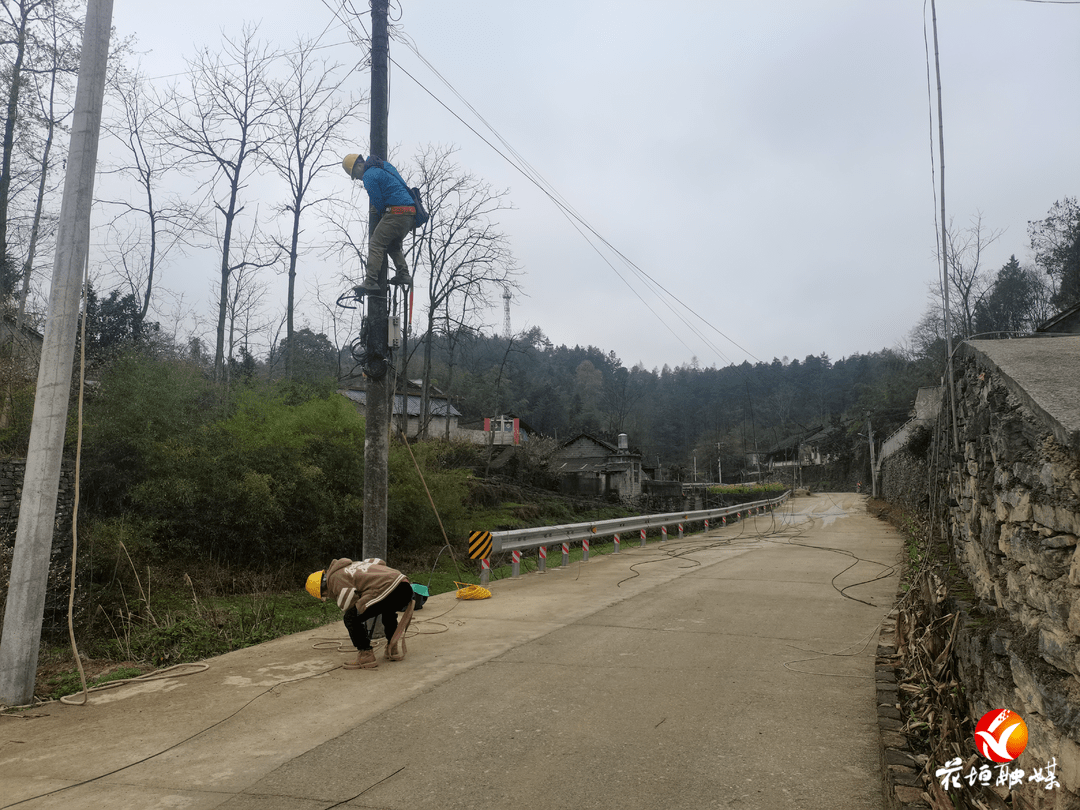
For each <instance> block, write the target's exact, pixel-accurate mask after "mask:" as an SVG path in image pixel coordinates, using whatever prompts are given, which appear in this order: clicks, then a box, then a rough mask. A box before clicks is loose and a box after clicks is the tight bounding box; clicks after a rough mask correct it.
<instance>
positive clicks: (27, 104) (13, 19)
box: [0, 0, 123, 325]
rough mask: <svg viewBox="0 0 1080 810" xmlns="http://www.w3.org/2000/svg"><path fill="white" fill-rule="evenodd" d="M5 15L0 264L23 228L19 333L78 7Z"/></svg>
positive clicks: (14, 10)
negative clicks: (19, 205) (19, 203)
mask: <svg viewBox="0 0 1080 810" xmlns="http://www.w3.org/2000/svg"><path fill="white" fill-rule="evenodd" d="M3 8H4V11H5V12H6V13H7V18H6V19H0V47H2V48H3V52H4V57H5V62H6V64H4V65H3V66H2V67H0V76H3V79H4V80H7V81H9V82H10V84H8V86H7V93H6V96H7V117H6V120H5V123H4V140H3V169H2V171H0V243H2V245H0V256H5V255H10V254H11V252H12V251H11V243H12V238H13V237H12V227H13V226H15V225H16V223H17V222H19V221H26V222H28V223H29V225H28V227H27V228H26V229H25V231H24V234H25V235H24V236H23V238H22V239H21V240H20V241H21V242H22V244H23V246H24V249H25V258H24V260H23V262H22V271H21V285H20V289H19V291H18V315H17V318H18V322H19V324H20V325H21V324H22V323H23V321H24V318H25V313H26V304H27V301H28V299H29V296H30V292H31V278H32V274H33V269H34V262H35V259H36V254H37V249H38V247H39V245H40V242H41V239H42V238H44V237H46V236H48V234H49V233H51V229H50V222H51V219H52V218H51V217H50V216H49V215H48V214H47V213H46V211H47V210H48V206H47V205H46V200H47V198H48V197H49V195H50V194H52V193H53V192H54V191H55V190H56V184H55V183H51V182H50V180H51V172H50V170H51V168H52V166H53V165H54V163H56V161H55V160H54V156H53V147H54V145H55V135H56V130H57V129H62V128H63V122H64V121H65V120H66V119H67V118H68V117H69V116H70V115H71V112H72V100H73V97H74V76H75V74H76V73H77V72H78V62H79V49H80V44H81V38H82V22H83V21H82V19H81V16H80V14H79V13H78V12H79V9H78V6H77V4H75V3H72V2H68V1H67V0H43V2H32V0H23V1H22V2H19V3H11V4H9V3H6V2H5V3H4V4H3ZM122 49H123V45H121V50H122ZM16 164H17V165H16ZM18 198H25V199H26V204H24V205H23V206H22V208H23V214H22V216H21V217H20V216H18V215H14V214H13V211H15V210H16V208H15V207H13V203H15V201H16V200H17V199H18ZM31 209H32V213H31Z"/></svg>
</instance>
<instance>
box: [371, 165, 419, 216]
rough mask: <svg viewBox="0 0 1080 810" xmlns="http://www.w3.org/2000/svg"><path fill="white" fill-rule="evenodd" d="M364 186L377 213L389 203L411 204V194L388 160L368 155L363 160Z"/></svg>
mask: <svg viewBox="0 0 1080 810" xmlns="http://www.w3.org/2000/svg"><path fill="white" fill-rule="evenodd" d="M364 166H365V167H366V168H365V169H364V188H365V189H367V193H368V200H370V201H371V204H372V205H373V206H375V208H376V210H378V211H379V213H382V212H383V210H384V209H385V208H386V207H387V206H390V205H412V204H413V198H412V194H410V193H409V187H408V186H407V185H405V181H404V180H403V179H402V177H401V175H400V174H398V170H397V169H395V168H394V167H393V166H392V165H391V164H390V162H389V161H386V160H379V159H378V158H373V157H369V158H368V159H367V160H365V161H364Z"/></svg>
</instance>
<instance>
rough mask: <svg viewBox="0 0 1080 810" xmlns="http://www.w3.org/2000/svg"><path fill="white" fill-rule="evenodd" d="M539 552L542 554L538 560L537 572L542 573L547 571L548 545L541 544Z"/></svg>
mask: <svg viewBox="0 0 1080 810" xmlns="http://www.w3.org/2000/svg"><path fill="white" fill-rule="evenodd" d="M537 552H538V554H539V555H540V556H539V558H538V559H537V562H536V573H538V574H542V573H544V572H545V571H547V546H540V548H539V549H537Z"/></svg>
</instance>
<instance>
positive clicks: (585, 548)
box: [581, 537, 589, 562]
mask: <svg viewBox="0 0 1080 810" xmlns="http://www.w3.org/2000/svg"><path fill="white" fill-rule="evenodd" d="M581 561H582V562H588V561H589V538H588V537H586V538H584V539H583V540H582V541H581Z"/></svg>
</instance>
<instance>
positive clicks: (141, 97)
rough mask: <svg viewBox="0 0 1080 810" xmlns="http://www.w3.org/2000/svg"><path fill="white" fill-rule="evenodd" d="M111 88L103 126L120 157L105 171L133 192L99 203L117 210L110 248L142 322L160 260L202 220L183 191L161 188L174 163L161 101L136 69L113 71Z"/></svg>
mask: <svg viewBox="0 0 1080 810" xmlns="http://www.w3.org/2000/svg"><path fill="white" fill-rule="evenodd" d="M110 90H111V94H110V95H111V97H112V98H113V99H115V100H116V102H117V109H116V111H115V114H114V115H113V116H112V117H111V118H110V119H108V120H106V122H105V126H104V129H105V131H106V132H107V133H109V134H110V135H111V136H112V137H113V138H115V139H116V140H117V142H119V143H120V144H121V145H122V146H123V149H124V154H125V157H124V158H123V159H122V161H121V162H120V164H119V165H117V166H115V167H113V168H111V169H108V170H107V172H108V173H110V174H114V175H117V176H119V177H121V178H123V179H124V180H128V181H130V182H132V183H133V184H134V185H135V187H136V188H137V189H138V196H134V195H132V196H131V197H124V198H121V199H103V200H100V202H102V203H103V204H106V205H110V206H113V207H115V208H117V209H119V213H118V214H117V216H116V218H115V219H113V220H112V222H111V223H110V229H111V230H112V233H113V238H112V239H110V241H109V249H110V252H111V253H112V263H113V266H114V269H116V270H117V271H118V272H119V273H120V275H121V276H123V278H124V279H125V281H126V282H127V285H128V287H129V288H130V290H131V293H132V295H135V296H136V297H138V298H139V299H140V300H141V302H142V303H141V307H140V314H139V320H140V322H142V321H143V320H145V319H146V315H147V312H148V311H149V310H150V303H151V300H152V298H153V293H154V284H155V281H156V280H157V276H158V272H159V270H160V266H161V263H162V262H163V261H164V259H165V257H166V255H167V254H168V252H169V251H170V250H171V249H172V248H173V247H175V246H176V245H177V244H179V243H182V242H183V241H184V239H185V238H186V233H187V231H188V230H189V229H190V228H192V227H193V226H194V227H196V228H201V227H202V221H201V217H200V213H199V211H198V209H197V208H196V207H195V206H193V205H191V204H190V203H188V202H187V201H185V200H184V198H183V197H182V196H180V195H179V194H176V193H172V194H166V193H165V192H163V191H162V188H163V187H164V186H165V181H166V179H167V177H168V176H169V174H170V173H172V172H174V171H176V170H177V167H176V165H175V164H174V162H173V160H172V158H171V156H170V154H169V151H170V147H169V142H168V139H167V138H166V137H165V133H164V124H165V121H164V120H163V112H162V110H163V106H164V105H163V103H162V102H161V100H160V99H158V98H157V96H156V94H155V93H154V92H153V90H152V89H151V88H150V87H149V85H148V84H147V83H146V81H145V79H144V77H143V76H142V75H141V74H140V73H139V72H138V71H134V72H129V71H126V70H122V71H115V72H114V74H113V76H112V78H111V81H110ZM132 222H134V224H132Z"/></svg>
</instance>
